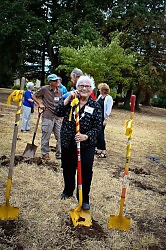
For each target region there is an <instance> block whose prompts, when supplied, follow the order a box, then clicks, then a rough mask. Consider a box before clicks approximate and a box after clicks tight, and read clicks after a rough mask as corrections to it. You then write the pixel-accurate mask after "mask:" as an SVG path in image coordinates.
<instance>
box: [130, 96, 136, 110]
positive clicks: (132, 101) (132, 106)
mask: <svg viewBox="0 0 166 250" xmlns="http://www.w3.org/2000/svg"><path fill="white" fill-rule="evenodd" d="M135 100H136V96H135V95H132V96H131V99H130V102H131V112H134V108H135Z"/></svg>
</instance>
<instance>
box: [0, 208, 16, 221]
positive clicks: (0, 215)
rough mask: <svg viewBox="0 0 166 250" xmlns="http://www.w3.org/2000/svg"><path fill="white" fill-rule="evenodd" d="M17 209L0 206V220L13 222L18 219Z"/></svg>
mask: <svg viewBox="0 0 166 250" xmlns="http://www.w3.org/2000/svg"><path fill="white" fill-rule="evenodd" d="M18 214H19V208H17V207H13V206H10V205H6V204H4V205H1V206H0V220H15V219H17V218H18Z"/></svg>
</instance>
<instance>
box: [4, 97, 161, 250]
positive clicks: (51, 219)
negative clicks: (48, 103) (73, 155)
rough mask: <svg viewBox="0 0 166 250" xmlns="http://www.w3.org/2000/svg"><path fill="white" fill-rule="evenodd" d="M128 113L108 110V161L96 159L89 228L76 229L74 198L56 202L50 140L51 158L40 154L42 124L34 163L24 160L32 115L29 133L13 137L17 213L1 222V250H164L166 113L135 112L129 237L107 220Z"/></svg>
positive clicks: (10, 113) (7, 121)
mask: <svg viewBox="0 0 166 250" xmlns="http://www.w3.org/2000/svg"><path fill="white" fill-rule="evenodd" d="M6 97H7V94H6V95H5V94H2V92H1V95H0V105H1V107H2V111H1V112H0V144H1V147H0V204H3V203H4V202H5V190H6V180H7V175H8V167H9V161H10V150H11V143H12V136H13V127H14V121H15V112H16V106H15V105H11V106H9V107H7V106H6V104H5V102H6ZM129 118H130V112H129V111H124V110H119V109H113V111H112V116H111V118H110V119H109V123H108V125H107V127H106V141H107V158H106V159H98V158H97V156H95V161H94V171H93V182H92V186H91V193H90V200H91V214H92V218H93V225H92V226H91V227H90V228H87V227H83V226H82V227H81V226H79V227H76V228H74V226H73V224H72V222H71V219H70V215H69V211H70V209H72V208H74V207H76V206H77V201H76V199H75V198H72V199H69V200H66V201H61V200H60V198H59V197H60V194H61V192H62V190H63V178H62V170H61V167H60V160H56V159H55V139H54V136H53V135H52V137H51V141H50V156H51V160H50V161H49V162H45V161H43V160H42V159H41V155H40V137H41V128H40V125H39V128H38V133H37V136H36V140H35V145H37V146H38V148H37V152H36V155H35V158H34V159H25V158H23V157H22V154H23V152H24V149H25V147H26V144H27V143H31V140H32V136H33V131H34V127H35V122H36V119H37V110H35V113H33V114H32V122H31V131H30V132H29V133H21V132H20V128H19V132H18V137H17V147H16V157H15V167H14V172H13V183H12V190H11V197H10V204H11V205H12V206H15V207H18V208H19V218H18V220H15V221H0V249H2V250H3V249H4V250H6V249H18V250H21V249H33V250H38V249H40V250H41V249H43V250H44V249H60V250H62V249H63V250H65V249H66V250H67V249H71V250H79V249H80V250H81V249H83V250H84V249H85V250H86V249H87V250H90V249H95V250H100V249H113V250H115V249H116V250H117V249H118V250H119V249H122V250H128V249H133V250H139V249H141V250H142V249H149V250H156V249H166V241H165V233H166V230H165V227H166V219H164V216H166V209H165V204H166V188H165V183H166V155H165V148H166V129H165V128H166V110H163V109H159V108H152V107H141V112H139V113H135V116H134V129H133V138H132V150H131V162H130V171H129V178H128V181H129V187H128V189H127V197H126V200H125V207H124V216H126V217H128V218H130V219H131V227H130V230H129V231H120V230H116V229H108V228H107V224H108V221H109V216H110V215H117V214H118V212H119V202H120V195H121V188H122V180H123V170H124V165H125V160H126V159H125V156H126V143H127V137H126V136H125V134H124V132H125V129H124V121H125V120H127V119H129Z"/></svg>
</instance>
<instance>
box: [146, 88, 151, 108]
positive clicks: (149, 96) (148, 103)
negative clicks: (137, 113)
mask: <svg viewBox="0 0 166 250" xmlns="http://www.w3.org/2000/svg"><path fill="white" fill-rule="evenodd" d="M150 98H151V93H150V91H148V90H146V92H145V99H144V105H145V106H150Z"/></svg>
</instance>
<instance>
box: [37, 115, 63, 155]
mask: <svg viewBox="0 0 166 250" xmlns="http://www.w3.org/2000/svg"><path fill="white" fill-rule="evenodd" d="M61 124H62V121H61V119H57V118H54V120H53V121H52V120H49V119H46V118H42V124H41V127H42V138H41V153H42V155H46V154H48V153H49V151H50V150H49V140H50V137H51V133H52V132H53V133H54V135H55V139H56V140H57V143H56V154H55V155H56V157H59V156H61V141H60V129H61Z"/></svg>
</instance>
